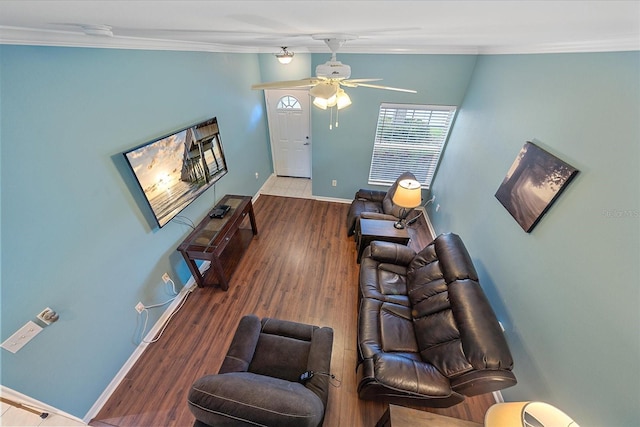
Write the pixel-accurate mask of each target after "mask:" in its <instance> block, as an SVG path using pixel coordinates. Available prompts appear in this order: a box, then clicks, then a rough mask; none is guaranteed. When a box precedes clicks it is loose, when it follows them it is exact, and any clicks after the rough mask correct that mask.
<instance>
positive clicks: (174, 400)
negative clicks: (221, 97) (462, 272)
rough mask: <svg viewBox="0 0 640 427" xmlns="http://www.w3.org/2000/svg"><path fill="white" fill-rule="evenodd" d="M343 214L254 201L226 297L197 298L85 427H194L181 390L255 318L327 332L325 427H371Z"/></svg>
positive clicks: (317, 204)
mask: <svg viewBox="0 0 640 427" xmlns="http://www.w3.org/2000/svg"><path fill="white" fill-rule="evenodd" d="M348 208H349V205H346V204H342V203H333V202H324V201H316V200H310V199H299V198H286V197H276V196H266V195H263V196H261V197H259V199H258V200H257V201H256V204H255V207H254V209H255V214H256V221H257V225H258V230H259V234H258V235H257V236H256V237H255V238H254V239H253V241H252V242H251V244H250V246H249V249H248V251H247V253H246V254H245V256H244V257H243V259H242V260H241V261H240V264H239V265H238V269H237V270H236V272H235V274H234V276H233V278H232V280H231V283H230V287H229V290H228V291H227V292H224V291H221V290H220V289H217V288H215V289H214V288H197V289H196V290H195V291H194V292H193V293H192V294H191V295H190V296H189V297H188V299H187V301H186V303H185V305H184V307H183V308H182V310H181V311H179V312H178V313H177V314H176V315H175V316H174V318H173V320H172V321H171V323H170V324H169V325H168V327H167V329H166V330H165V332H164V334H163V336H162V338H161V339H160V340H159V341H158V342H157V343H155V344H152V345H150V346H149V347H148V348H147V349H146V350H145V352H144V353H143V355H142V356H141V357H140V359H139V360H138V362H137V363H136V364H135V366H134V367H133V368H132V369H131V370H130V371H129V373H128V375H127V376H126V378H125V380H123V381H122V383H121V384H120V386H119V387H118V388H117V390H116V391H115V392H114V393H113V395H112V396H111V398H110V399H109V400H108V402H107V403H106V404H105V405H104V407H103V408H102V410H101V411H100V412H99V414H98V415H97V416H96V417H95V419H94V420H92V422H91V423H90V425H92V426H121V427H125V426H154V427H155V426H185V427H186V426H191V425H193V421H194V418H193V416H192V415H191V413H190V412H189V409H188V407H187V403H186V399H187V393H188V390H189V387H190V386H191V384H192V383H193V381H194V380H196V379H197V378H199V377H200V376H202V375H205V374H211V373H216V372H217V371H218V368H219V367H220V365H221V364H222V360H223V358H224V355H225V353H226V351H227V348H228V346H229V344H230V341H231V338H232V334H233V332H234V331H235V328H236V326H237V324H238V322H239V320H240V318H241V317H242V316H243V315H245V314H250V313H254V314H256V315H257V316H259V317H275V318H281V319H287V320H292V321H297V322H303V323H309V324H315V325H319V326H330V327H332V328H333V330H334V342H333V353H332V360H331V371H332V373H333V374H334V375H336V377H337V378H339V379H341V380H342V383H341V386H340V387H337V388H334V387H332V388H331V390H330V392H329V402H328V405H327V411H326V417H325V422H324V426H325V427H352V426H374V425H375V424H376V422H377V421H378V419H379V418H380V416H381V415H382V414H383V413H384V411H385V410H386V405H385V404H383V403H377V402H370V401H363V400H360V399H358V396H357V384H356V374H355V366H356V359H357V350H356V333H357V319H356V316H357V314H356V311H357V306H356V304H357V296H358V293H357V284H358V269H359V266H358V264H357V263H356V247H355V242H354V239H353V238H352V237H347V233H346V223H345V222H346V216H347V210H348ZM422 221H423V220H422V219H421V220H419V221H417V222H416V224H415V225H414V226H413V228H415V227H416V226H418V225H419V224H420V223H421V222H422ZM422 230H426V226H424V223H423V225H422ZM410 233H411V242H410V244H412V245H414V246H417V247H422V246H424V245H426V243H428V242H429V241H430V240H431V237H430V236H428V232H427V234H424V233H419V232H416V231H415V230H410ZM493 403H494V400H493V396H492V395H491V394H487V395H482V396H478V397H475V398H470V399H467V401H466V402H464V403H462V404H459V405H456V406H454V407H452V408H446V409H430V410H431V411H432V412H436V413H439V414H442V415H448V416H452V417H457V418H461V419H467V420H471V421H476V422H482V419H483V417H484V413H485V412H486V409H487V408H488V407H489V406H490V405H491V404H493Z"/></svg>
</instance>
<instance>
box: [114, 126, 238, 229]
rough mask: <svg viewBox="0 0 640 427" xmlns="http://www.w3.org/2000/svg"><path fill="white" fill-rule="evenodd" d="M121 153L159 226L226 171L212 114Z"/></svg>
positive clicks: (217, 129) (218, 132)
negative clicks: (210, 117) (209, 117)
mask: <svg viewBox="0 0 640 427" xmlns="http://www.w3.org/2000/svg"><path fill="white" fill-rule="evenodd" d="M123 154H124V156H125V158H126V159H127V162H128V163H129V166H130V167H131V170H132V171H133V174H134V175H135V177H136V179H137V181H138V185H139V186H140V188H141V189H142V192H143V193H144V195H145V197H146V200H147V203H148V204H149V206H150V207H151V210H152V211H153V215H154V216H155V219H156V222H157V223H158V225H159V226H160V227H163V226H164V225H165V224H166V223H167V222H169V221H171V219H172V218H174V217H175V216H176V215H177V214H178V213H180V211H182V210H183V209H184V208H186V207H187V206H188V205H189V204H190V203H191V202H193V201H194V200H195V199H196V198H197V197H198V196H199V195H200V194H202V193H203V192H204V191H205V190H207V189H208V188H209V187H211V186H212V185H213V184H215V183H216V182H217V181H218V180H219V179H220V178H222V177H223V176H224V175H225V174H226V173H227V163H226V161H225V157H224V151H223V150H222V139H221V138H220V130H219V128H218V121H217V119H216V118H215V117H214V118H212V119H209V120H205V121H203V122H200V123H197V124H195V125H192V126H189V127H187V128H185V129H181V130H179V131H177V132H174V133H172V134H170V135H167V136H164V137H162V138H159V139H156V140H153V141H150V142H148V143H146V144H144V145H141V146H139V147H137V148H134V149H132V150H130V151H127V152H126V153H123Z"/></svg>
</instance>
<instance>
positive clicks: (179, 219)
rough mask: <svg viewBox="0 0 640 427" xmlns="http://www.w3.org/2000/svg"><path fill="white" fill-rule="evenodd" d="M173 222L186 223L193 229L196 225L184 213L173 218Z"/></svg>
mask: <svg viewBox="0 0 640 427" xmlns="http://www.w3.org/2000/svg"><path fill="white" fill-rule="evenodd" d="M173 222H175V223H176V224H181V225H186V226H187V227H190V228H191V229H193V230H195V229H196V226H195V225H194V224H193V221H192V220H191V218H188V217H186V216H184V215H177V216H176V217H175V218H174V219H173Z"/></svg>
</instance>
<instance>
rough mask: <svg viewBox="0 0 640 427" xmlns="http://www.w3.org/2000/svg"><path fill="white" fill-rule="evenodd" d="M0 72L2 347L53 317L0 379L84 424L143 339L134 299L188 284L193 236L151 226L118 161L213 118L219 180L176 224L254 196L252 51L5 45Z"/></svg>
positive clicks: (256, 145) (260, 129)
mask: <svg viewBox="0 0 640 427" xmlns="http://www.w3.org/2000/svg"><path fill="white" fill-rule="evenodd" d="M0 64H1V66H2V72H1V75H0V91H1V104H0V108H1V111H2V122H1V128H0V130H1V132H0V135H1V137H2V140H1V183H2V196H1V203H2V217H1V219H2V224H1V238H2V254H1V255H2V274H1V276H2V294H1V295H2V300H1V301H2V340H4V339H6V338H8V337H9V336H10V335H11V334H13V333H14V332H15V331H16V330H17V329H18V328H19V327H21V326H23V325H24V324H25V323H26V322H27V321H29V320H32V319H34V318H35V316H36V314H37V313H39V312H40V311H41V310H42V309H44V308H45V307H47V306H49V307H52V308H53V309H54V310H56V311H57V312H58V313H59V314H60V320H59V321H58V322H57V323H55V324H53V325H51V326H49V327H47V328H45V330H44V331H43V332H41V333H40V334H39V335H38V336H37V337H36V338H35V339H33V340H32V341H31V342H29V343H28V344H27V345H26V346H25V347H24V348H23V349H22V350H20V351H19V352H18V353H17V354H15V355H14V354H11V353H9V352H7V351H5V350H2V351H1V353H2V355H1V360H0V363H1V364H2V384H3V385H5V386H7V387H9V388H12V389H14V390H17V391H19V392H21V393H24V394H26V395H28V396H31V397H33V398H35V399H38V400H41V401H43V402H45V403H47V404H50V405H52V406H54V407H57V408H60V409H62V410H64V411H66V412H68V413H70V414H73V415H76V416H78V417H83V416H84V415H85V414H86V412H87V411H88V410H89V408H90V407H91V406H92V405H93V404H94V402H95V401H96V399H97V398H98V397H99V395H100V394H101V393H102V392H103V390H104V389H105V388H106V386H107V385H108V384H109V382H110V381H111V380H112V379H113V378H114V376H115V375H116V373H117V372H118V370H119V369H120V368H121V367H122V366H123V364H124V363H125V361H126V360H127V359H128V358H129V356H130V355H131V353H132V352H133V351H134V349H135V348H136V346H137V344H138V342H139V340H140V329H141V319H142V318H138V314H137V313H136V312H135V310H134V308H133V307H134V306H135V304H136V303H137V302H138V301H142V302H143V303H145V304H153V303H158V302H162V301H165V300H167V299H168V298H169V297H170V295H171V294H170V288H169V287H167V285H165V284H164V283H163V282H162V280H161V275H162V273H164V272H169V274H170V275H171V276H172V277H173V278H174V280H175V281H176V283H177V285H178V287H180V286H182V285H183V284H185V283H186V281H187V279H188V278H189V273H188V270H187V268H186V266H185V264H184V261H183V260H182V258H181V256H180V254H179V253H178V252H176V247H177V246H178V244H179V243H180V242H181V240H182V239H183V238H184V237H185V236H186V235H187V234H188V232H189V231H190V229H189V228H188V227H186V226H184V225H180V224H178V223H175V222H171V223H169V224H167V225H166V226H165V227H164V228H162V229H156V228H153V227H151V226H150V225H149V223H148V221H147V220H146V218H145V216H146V215H145V213H144V209H143V208H141V207H140V206H139V204H138V202H139V199H140V196H139V193H136V192H133V193H132V192H131V191H130V189H129V186H130V184H131V182H132V180H131V177H130V175H129V172H128V171H127V170H126V169H123V168H122V166H123V164H122V161H121V157H120V153H122V152H123V151H126V150H128V149H129V148H132V147H134V146H137V145H139V144H142V143H144V142H147V141H148V140H151V139H153V138H156V137H159V136H162V135H164V134H167V133H169V132H171V131H173V130H176V129H179V128H181V127H184V126H187V125H189V124H191V123H193V122H195V121H198V120H201V119H206V118H209V117H211V116H214V115H215V116H217V117H218V122H219V125H220V131H221V136H222V141H223V145H224V149H225V153H226V155H227V160H228V165H229V174H228V175H227V176H225V177H223V178H222V180H221V181H219V183H218V184H217V185H216V188H215V189H209V190H208V191H207V192H206V193H205V194H204V195H202V196H201V197H200V198H199V199H198V200H197V201H196V202H194V203H193V204H192V205H191V206H189V207H188V208H187V209H186V210H185V211H183V215H185V216H187V217H189V218H191V219H192V220H193V221H198V220H199V219H200V218H202V217H203V216H204V215H205V213H206V212H207V211H208V210H209V209H210V207H211V206H213V204H214V202H215V201H216V200H218V199H219V198H220V197H222V196H223V195H224V194H225V193H236V194H248V195H253V194H255V193H256V192H257V190H258V189H259V188H260V186H261V185H262V184H263V181H258V180H256V179H255V175H254V174H255V172H259V173H260V176H261V177H264V179H266V177H268V176H269V174H270V173H271V172H272V168H271V163H270V161H269V144H268V138H267V129H266V119H265V114H264V110H263V97H262V93H260V92H258V91H252V90H251V89H250V86H251V84H252V83H255V82H257V81H260V69H259V64H258V55H255V54H213V53H194V52H191V53H190V52H161V51H139V50H111V49H73V48H71V49H69V48H49V47H17V46H7V45H3V46H0ZM161 312H162V309H153V310H151V315H150V319H149V325H153V324H154V323H155V321H156V320H157V319H158V318H159V316H160V314H161Z"/></svg>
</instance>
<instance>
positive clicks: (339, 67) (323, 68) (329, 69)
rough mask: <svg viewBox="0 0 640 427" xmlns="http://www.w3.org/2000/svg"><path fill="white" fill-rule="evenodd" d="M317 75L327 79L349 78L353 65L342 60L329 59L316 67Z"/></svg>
mask: <svg viewBox="0 0 640 427" xmlns="http://www.w3.org/2000/svg"><path fill="white" fill-rule="evenodd" d="M316 76H317V77H320V78H325V79H348V78H349V77H351V67H350V66H348V65H346V64H343V63H342V62H340V61H328V62H325V63H324V64H320V65H318V66H317V67H316Z"/></svg>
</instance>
